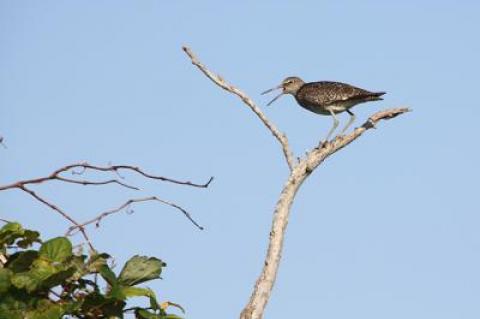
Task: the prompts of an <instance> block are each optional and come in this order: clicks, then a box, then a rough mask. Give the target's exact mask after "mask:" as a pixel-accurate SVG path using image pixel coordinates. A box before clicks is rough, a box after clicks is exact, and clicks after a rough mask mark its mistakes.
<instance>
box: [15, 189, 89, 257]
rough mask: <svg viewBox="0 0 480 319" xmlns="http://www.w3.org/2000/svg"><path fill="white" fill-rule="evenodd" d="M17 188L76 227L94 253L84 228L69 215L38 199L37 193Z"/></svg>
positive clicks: (42, 199) (40, 198)
mask: <svg viewBox="0 0 480 319" xmlns="http://www.w3.org/2000/svg"><path fill="white" fill-rule="evenodd" d="M18 188H19V189H21V190H22V191H24V192H26V193H27V194H29V195H30V196H32V197H33V198H35V199H36V200H38V201H39V202H41V203H43V204H45V205H47V206H48V207H50V208H51V209H52V210H54V211H56V212H57V213H59V214H60V215H62V216H63V218H65V219H67V220H68V221H70V222H71V223H72V224H74V225H75V226H78V227H79V230H80V232H81V233H82V236H83V238H85V240H86V242H87V243H88V246H89V247H90V249H91V250H93V251H95V248H94V247H93V244H92V242H91V241H90V238H89V237H88V235H87V232H86V231H85V228H83V227H81V226H80V224H79V223H78V222H77V221H76V220H75V219H73V218H72V217H71V216H70V215H68V214H67V213H66V212H64V211H63V210H62V209H60V208H59V207H58V206H56V205H54V204H52V203H50V202H49V201H47V200H46V199H44V198H43V197H40V196H39V195H37V193H35V192H34V191H32V190H31V189H28V188H27V187H25V185H23V186H20V187H18Z"/></svg>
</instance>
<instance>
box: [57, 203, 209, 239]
mask: <svg viewBox="0 0 480 319" xmlns="http://www.w3.org/2000/svg"><path fill="white" fill-rule="evenodd" d="M147 201H157V202H160V203H163V204H165V205H168V206H170V207H173V208H175V209H178V210H179V211H181V212H182V213H183V214H184V215H185V217H187V218H188V220H190V221H191V222H192V224H194V225H195V226H196V227H197V228H198V229H200V230H203V227H202V226H200V225H199V224H198V223H197V222H196V221H195V220H194V219H193V218H192V216H191V215H190V213H188V212H187V211H186V210H185V209H184V208H182V207H181V206H179V205H177V204H175V203H172V202H169V201H166V200H163V199H161V198H158V197H157V196H150V197H144V198H137V199H129V200H127V201H126V202H125V203H123V204H122V205H120V206H119V207H117V208H113V209H110V210H107V211H105V212H103V213H101V214H99V215H98V216H96V217H94V218H92V219H90V220H88V221H86V222H84V223H82V224H78V225H74V226H71V227H70V228H69V229H68V231H67V233H66V234H65V235H66V236H70V235H72V234H73V233H74V232H75V231H77V230H81V229H82V228H84V227H86V226H88V225H91V224H95V226H96V227H99V226H100V222H101V221H102V219H104V218H105V217H107V216H109V215H112V214H116V213H119V212H121V211H122V210H124V209H126V208H128V207H130V205H131V204H133V203H139V202H147Z"/></svg>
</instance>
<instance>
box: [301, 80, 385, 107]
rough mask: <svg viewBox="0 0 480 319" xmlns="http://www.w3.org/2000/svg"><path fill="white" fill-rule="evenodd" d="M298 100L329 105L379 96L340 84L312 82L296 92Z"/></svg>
mask: <svg viewBox="0 0 480 319" xmlns="http://www.w3.org/2000/svg"><path fill="white" fill-rule="evenodd" d="M298 95H299V98H300V99H304V100H308V101H309V102H310V103H315V104H320V105H329V104H332V103H335V102H338V101H347V100H352V99H368V98H369V97H375V96H377V97H378V96H379V94H378V93H372V92H369V91H367V90H364V89H360V88H357V87H355V86H352V85H350V84H346V83H341V82H329V81H322V82H312V83H307V84H305V85H304V86H302V88H301V89H300V90H299V92H298Z"/></svg>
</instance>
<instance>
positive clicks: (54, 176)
mask: <svg viewBox="0 0 480 319" xmlns="http://www.w3.org/2000/svg"><path fill="white" fill-rule="evenodd" d="M87 170H91V171H96V172H112V173H115V174H117V176H119V178H122V177H121V175H120V174H119V171H121V170H123V171H131V172H135V173H138V174H140V175H141V176H143V177H146V178H149V179H154V180H160V181H164V182H169V183H174V184H180V185H185V186H191V187H199V188H207V187H208V186H209V185H210V183H211V182H212V180H213V177H211V178H210V179H209V180H208V181H207V182H206V183H204V184H197V183H192V182H190V181H180V180H176V179H172V178H167V177H164V176H157V175H152V174H149V173H146V172H145V171H144V170H142V169H140V168H139V167H136V166H131V165H109V166H97V165H91V164H88V163H75V164H70V165H66V166H63V167H60V168H59V169H57V170H55V171H54V172H53V173H51V174H50V175H48V176H45V177H40V178H34V179H27V180H21V181H17V182H15V183H12V184H8V185H3V186H0V191H4V190H8V189H20V190H22V191H24V192H26V193H28V194H29V195H30V196H32V197H33V198H35V199H36V200H38V201H39V202H41V203H42V204H44V205H46V206H48V207H49V208H51V209H52V210H54V211H56V212H57V213H59V214H60V215H61V216H62V217H63V218H65V219H66V220H68V221H69V222H70V223H71V224H72V225H73V226H71V227H70V228H69V232H71V231H73V230H77V231H79V232H80V233H81V234H82V235H83V237H84V238H85V240H86V242H87V243H88V245H89V246H90V248H91V249H92V250H94V247H93V245H92V243H91V241H90V239H89V237H88V235H87V233H86V231H85V226H86V225H87V224H90V222H87V223H86V224H80V223H78V222H77V221H76V220H75V219H73V218H72V217H71V216H70V215H69V214H67V213H66V212H65V211H63V210H62V209H60V208H59V207H58V206H56V205H54V204H53V203H51V202H50V201H48V200H46V199H44V198H43V197H41V196H40V195H38V194H37V193H36V192H34V191H33V190H31V189H29V188H28V187H27V186H28V185H35V184H42V183H46V182H49V181H54V180H57V181H60V182H64V183H69V184H78V185H88V186H102V185H107V184H117V185H120V186H122V187H125V188H128V189H133V190H139V188H138V187H136V186H132V185H129V184H127V183H125V182H123V181H120V180H118V179H108V180H103V181H94V180H88V179H82V180H78V179H72V178H68V177H64V176H62V174H63V173H66V172H71V173H72V175H82V174H83V173H85V172H86V171H87ZM147 200H156V201H158V202H162V203H164V204H166V205H169V206H171V207H174V208H176V209H178V210H180V211H182V212H183V214H184V215H185V216H186V217H187V218H188V219H189V220H190V221H191V222H192V223H193V224H194V225H195V226H197V227H198V228H200V229H203V228H202V227H201V226H200V225H198V223H196V222H195V221H194V220H193V219H192V217H191V216H190V214H189V213H188V212H187V211H186V210H185V209H183V208H182V207H180V206H178V205H176V204H174V203H171V202H168V201H165V200H162V199H160V198H158V197H146V198H141V199H130V200H129V201H127V204H125V206H123V207H120V208H119V209H118V210H121V209H122V208H124V207H126V206H128V205H129V204H131V203H135V202H141V201H147ZM114 212H115V211H113V210H112V211H111V212H109V213H107V214H105V215H103V216H100V217H99V218H98V220H97V223H98V222H100V220H101V219H102V218H104V217H106V216H108V215H110V214H112V213H114Z"/></svg>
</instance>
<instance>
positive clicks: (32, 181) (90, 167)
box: [0, 163, 213, 191]
mask: <svg viewBox="0 0 480 319" xmlns="http://www.w3.org/2000/svg"><path fill="white" fill-rule="evenodd" d="M76 168H79V169H81V170H82V171H81V172H75V169H76ZM87 170H92V171H98V172H113V173H116V174H118V171H119V170H126V171H132V172H136V173H138V174H140V175H142V176H144V177H146V178H149V179H155V180H161V181H164V182H169V183H174V184H179V185H186V186H192V187H199V188H207V187H208V186H209V185H210V183H211V182H212V181H213V177H210V179H209V180H208V181H207V182H206V183H204V184H197V183H192V182H190V181H180V180H176V179H172V178H168V177H164V176H158V175H152V174H149V173H146V172H145V171H143V170H142V169H140V168H139V167H136V166H131V165H109V166H97V165H91V164H89V163H76V164H70V165H66V166H63V167H60V168H59V169H57V170H55V171H54V172H53V173H51V174H50V175H48V176H45V177H40V178H34V179H27V180H22V181H18V182H15V183H12V184H8V185H0V191H3V190H7V189H12V188H19V187H20V186H22V185H28V184H40V183H43V182H46V181H50V180H60V181H63V182H66V183H72V184H82V185H93V186H95V185H106V184H117V185H120V186H123V187H126V188H130V189H135V190H138V188H137V187H135V186H131V185H128V184H126V183H124V182H121V181H119V180H118V179H111V180H106V181H90V180H74V179H70V178H66V177H63V176H61V175H60V174H62V173H65V172H68V171H71V172H72V174H74V175H82V174H83V173H84V172H85V171H87Z"/></svg>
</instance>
